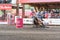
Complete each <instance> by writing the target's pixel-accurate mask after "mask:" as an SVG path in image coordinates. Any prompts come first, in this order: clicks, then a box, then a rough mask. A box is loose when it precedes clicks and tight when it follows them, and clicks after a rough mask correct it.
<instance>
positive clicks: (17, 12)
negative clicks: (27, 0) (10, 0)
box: [16, 0, 19, 16]
mask: <svg viewBox="0 0 60 40" xmlns="http://www.w3.org/2000/svg"><path fill="white" fill-rule="evenodd" d="M16 5H17V8H16V16H18V15H19V0H16Z"/></svg>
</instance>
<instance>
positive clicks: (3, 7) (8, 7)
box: [0, 4, 12, 10]
mask: <svg viewBox="0 0 60 40" xmlns="http://www.w3.org/2000/svg"><path fill="white" fill-rule="evenodd" d="M11 9H12V4H0V10H11Z"/></svg>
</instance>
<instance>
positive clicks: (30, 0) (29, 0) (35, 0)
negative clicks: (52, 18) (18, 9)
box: [19, 0, 60, 3]
mask: <svg viewBox="0 0 60 40" xmlns="http://www.w3.org/2000/svg"><path fill="white" fill-rule="evenodd" d="M47 2H49V3H50V2H60V0H20V2H19V3H47Z"/></svg>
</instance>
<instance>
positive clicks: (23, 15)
mask: <svg viewBox="0 0 60 40" xmlns="http://www.w3.org/2000/svg"><path fill="white" fill-rule="evenodd" d="M22 6H23V8H22V18H24V17H25V7H24V4H22Z"/></svg>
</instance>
